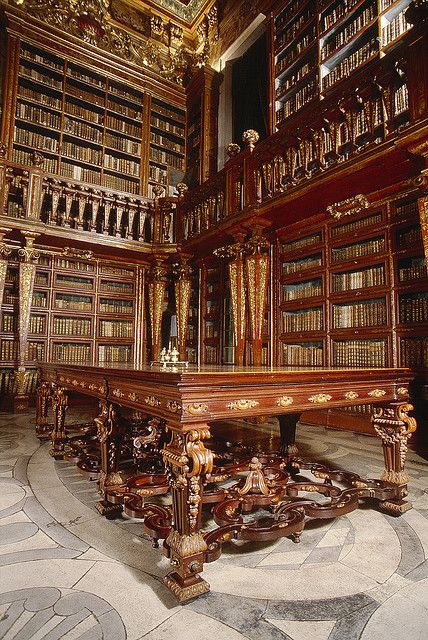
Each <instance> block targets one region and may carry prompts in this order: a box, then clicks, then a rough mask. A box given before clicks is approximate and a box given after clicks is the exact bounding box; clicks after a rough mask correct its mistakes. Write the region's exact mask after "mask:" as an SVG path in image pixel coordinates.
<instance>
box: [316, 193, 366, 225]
mask: <svg viewBox="0 0 428 640" xmlns="http://www.w3.org/2000/svg"><path fill="white" fill-rule="evenodd" d="M369 206H370V203H369V201H368V200H367V198H366V196H365V195H363V194H362V193H359V194H357V195H356V196H353V197H352V198H346V199H345V200H341V201H340V202H334V203H333V204H331V205H329V206H328V207H327V209H326V211H327V213H328V214H329V215H331V216H333V218H336V219H337V220H339V219H340V218H341V217H342V216H350V215H352V214H355V213H360V211H363V210H364V209H367V208H368V207H369Z"/></svg>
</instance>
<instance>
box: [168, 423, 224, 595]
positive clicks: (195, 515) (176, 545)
mask: <svg viewBox="0 0 428 640" xmlns="http://www.w3.org/2000/svg"><path fill="white" fill-rule="evenodd" d="M170 430H171V440H170V442H169V443H168V444H167V445H166V447H165V448H164V449H163V450H162V456H163V459H164V462H165V466H166V467H167V469H168V471H169V481H170V486H171V493H172V510H173V518H174V525H173V528H172V529H171V531H170V533H169V534H168V537H167V538H166V540H165V551H166V554H167V555H168V556H169V558H170V564H171V567H172V568H173V572H172V573H169V574H168V575H167V576H166V577H165V579H164V582H165V584H166V585H167V587H168V588H169V589H170V590H171V591H172V592H173V594H174V595H175V596H176V597H177V598H178V600H179V601H180V602H184V601H186V600H189V599H190V598H194V597H195V596H198V595H200V594H202V593H206V592H207V591H209V585H208V584H207V583H206V582H205V580H203V579H202V578H201V577H200V576H199V575H198V573H199V572H200V571H202V569H203V564H204V558H205V551H206V550H207V544H206V542H205V540H204V537H203V535H202V532H201V506H202V492H203V485H204V481H205V477H206V475H207V474H209V473H211V471H212V467H213V454H212V452H211V451H210V450H209V449H206V447H205V446H204V443H203V441H204V440H206V439H208V438H209V437H210V430H209V427H208V425H207V424H203V425H198V426H197V427H195V428H192V429H191V430H190V431H188V432H187V433H180V432H178V431H176V430H174V427H170Z"/></svg>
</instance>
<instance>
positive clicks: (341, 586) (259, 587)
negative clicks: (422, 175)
mask: <svg viewBox="0 0 428 640" xmlns="http://www.w3.org/2000/svg"><path fill="white" fill-rule="evenodd" d="M203 577H204V578H205V580H207V582H209V583H210V585H211V589H212V590H213V591H217V592H219V593H230V594H233V595H236V596H243V597H248V598H268V599H271V598H272V596H273V594H274V598H275V599H278V600H280V599H284V600H286V601H290V600H311V599H319V598H320V595H321V594H320V585H322V597H323V598H334V597H338V596H346V595H351V594H355V593H359V592H360V591H367V590H368V589H371V588H373V587H374V586H375V584H376V583H375V581H374V580H372V579H371V578H369V577H367V576H364V575H362V574H360V573H359V572H357V571H354V570H353V569H351V568H348V567H345V566H344V565H342V564H341V563H339V562H336V563H330V564H329V563H327V564H321V565H320V564H313V565H306V564H303V565H302V566H301V567H300V568H299V569H297V570H292V571H287V570H283V569H279V570H277V571H267V570H266V569H264V570H263V567H260V568H259V567H256V568H254V569H248V568H246V567H230V566H227V565H223V566H222V567H221V568H219V566H218V565H217V566H216V564H215V563H213V564H206V565H204V572H203Z"/></svg>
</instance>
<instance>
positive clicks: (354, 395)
mask: <svg viewBox="0 0 428 640" xmlns="http://www.w3.org/2000/svg"><path fill="white" fill-rule="evenodd" d="M345 398H346V399H347V400H355V399H356V398H358V393H357V392H356V391H347V392H346V393H345Z"/></svg>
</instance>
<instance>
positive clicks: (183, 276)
mask: <svg viewBox="0 0 428 640" xmlns="http://www.w3.org/2000/svg"><path fill="white" fill-rule="evenodd" d="M174 274H175V276H176V277H177V279H176V281H175V283H174V288H175V306H176V313H177V341H178V351H179V354H180V356H179V357H180V360H181V361H182V362H183V361H185V360H187V353H186V337H187V323H188V320H189V306H190V296H191V293H192V281H191V279H190V274H191V269H190V267H189V265H188V264H187V261H186V260H185V259H183V260H182V261H181V262H180V263H178V264H177V265H175V267H174Z"/></svg>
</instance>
